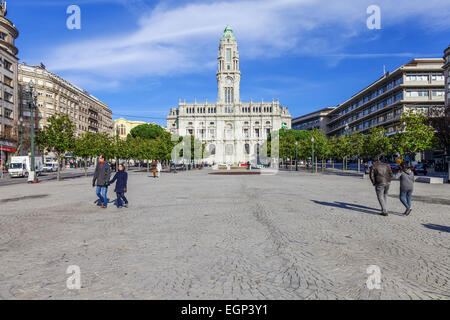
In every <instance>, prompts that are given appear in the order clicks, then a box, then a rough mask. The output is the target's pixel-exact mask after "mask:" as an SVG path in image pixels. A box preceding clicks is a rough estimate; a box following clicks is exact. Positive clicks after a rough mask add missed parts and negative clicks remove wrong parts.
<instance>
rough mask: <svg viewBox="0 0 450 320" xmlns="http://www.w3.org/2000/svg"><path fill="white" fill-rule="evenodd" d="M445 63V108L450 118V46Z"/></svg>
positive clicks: (445, 53)
mask: <svg viewBox="0 0 450 320" xmlns="http://www.w3.org/2000/svg"><path fill="white" fill-rule="evenodd" d="M444 61H445V62H444V66H443V67H442V68H443V69H444V83H445V107H446V112H447V117H450V45H449V46H448V47H447V49H445V51H444Z"/></svg>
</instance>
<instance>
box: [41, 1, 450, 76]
mask: <svg viewBox="0 0 450 320" xmlns="http://www.w3.org/2000/svg"><path fill="white" fill-rule="evenodd" d="M134 2H135V3H137V4H140V8H147V6H146V5H145V2H143V1H142V0H137V1H136V0H135V1H134ZM372 2H373V1H369V0H349V1H345V2H343V1H319V0H257V1H255V0H246V1H209V2H195V3H191V4H185V5H179V6H175V7H168V5H167V3H166V4H164V2H162V3H161V4H159V5H157V6H156V7H154V8H153V9H148V10H147V11H145V10H144V11H145V12H142V14H141V16H140V18H139V23H138V28H137V30H135V32H133V33H131V34H127V33H124V34H122V35H120V34H115V35H114V36H111V37H110V38H94V39H91V40H88V41H84V42H78V43H75V44H70V45H65V46H61V47H58V48H56V49H55V50H53V52H54V54H53V55H52V56H50V58H49V61H48V62H47V64H48V66H49V69H50V70H54V71H77V72H89V73H93V74H98V75H102V76H105V77H111V78H114V79H116V80H120V79H121V78H123V77H130V76H159V75H169V76H170V75H171V74H180V73H185V72H198V71H202V70H204V69H205V68H207V69H209V70H214V68H215V65H216V57H217V48H218V44H219V37H220V36H221V34H222V31H223V29H224V27H225V25H226V24H230V25H231V26H232V28H233V30H234V33H235V35H236V37H237V39H238V44H239V46H240V54H241V58H242V57H244V58H245V59H254V58H266V57H273V56H279V55H284V54H290V55H292V54H293V55H298V54H301V55H324V54H329V55H335V58H336V59H343V58H351V57H352V55H349V54H342V53H341V52H342V51H344V49H345V47H346V45H348V43H349V42H350V41H351V40H352V39H354V37H356V36H358V35H361V34H363V33H365V32H366V33H367V32H368V31H367V29H366V18H367V14H366V8H367V7H368V6H369V5H371V4H372ZM170 4H171V5H172V4H173V2H171V3H170ZM378 5H379V6H380V7H381V18H382V28H383V26H389V25H395V24H397V23H401V22H402V21H405V20H407V19H414V20H415V21H417V23H420V24H423V25H424V27H427V28H441V29H443V28H444V29H446V28H447V29H448V28H449V26H450V22H449V19H448V12H449V11H450V2H448V1H447V2H444V1H438V0H427V1H421V0H401V1H390V0H381V1H378ZM128 6H129V4H128ZM380 54H381V55H384V54H385V53H380ZM395 54H397V55H402V54H403V55H407V53H401V52H400V53H394V55H395ZM364 55H365V54H364V53H362V54H356V55H354V57H356V58H363V57H365V56H364ZM366 57H369V55H367V56H366Z"/></svg>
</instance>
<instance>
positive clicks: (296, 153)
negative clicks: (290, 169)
mask: <svg viewBox="0 0 450 320" xmlns="http://www.w3.org/2000/svg"><path fill="white" fill-rule="evenodd" d="M297 155H298V141H297V140H295V171H298V160H297Z"/></svg>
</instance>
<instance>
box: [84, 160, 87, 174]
mask: <svg viewBox="0 0 450 320" xmlns="http://www.w3.org/2000/svg"><path fill="white" fill-rule="evenodd" d="M84 176H85V177H87V157H86V158H84Z"/></svg>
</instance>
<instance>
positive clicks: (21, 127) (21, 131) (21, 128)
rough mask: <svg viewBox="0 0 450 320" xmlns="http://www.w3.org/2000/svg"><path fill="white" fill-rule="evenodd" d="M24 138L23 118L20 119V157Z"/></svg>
mask: <svg viewBox="0 0 450 320" xmlns="http://www.w3.org/2000/svg"><path fill="white" fill-rule="evenodd" d="M22 136H23V118H22V117H20V118H19V156H21V155H22V151H23V146H22V143H23V142H22Z"/></svg>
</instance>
